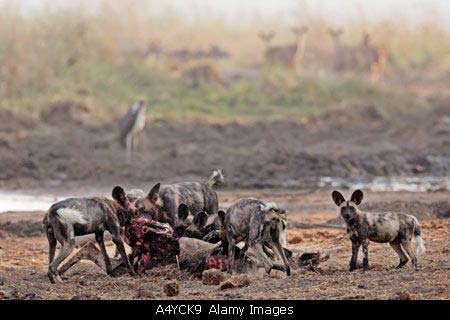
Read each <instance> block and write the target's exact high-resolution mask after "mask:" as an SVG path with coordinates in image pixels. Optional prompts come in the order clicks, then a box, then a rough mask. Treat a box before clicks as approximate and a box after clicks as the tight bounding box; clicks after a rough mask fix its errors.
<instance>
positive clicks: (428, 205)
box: [0, 189, 450, 299]
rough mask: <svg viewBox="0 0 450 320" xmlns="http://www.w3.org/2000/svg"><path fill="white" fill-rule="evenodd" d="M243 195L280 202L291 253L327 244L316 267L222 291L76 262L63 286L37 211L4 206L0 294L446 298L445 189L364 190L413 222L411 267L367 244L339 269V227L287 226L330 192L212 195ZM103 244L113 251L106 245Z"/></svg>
mask: <svg viewBox="0 0 450 320" xmlns="http://www.w3.org/2000/svg"><path fill="white" fill-rule="evenodd" d="M243 196H254V197H259V198H261V199H265V200H269V199H270V200H275V201H277V202H278V203H279V204H280V205H282V206H284V207H286V208H287V209H288V214H289V216H288V237H287V240H288V244H289V245H288V247H289V248H290V249H292V250H293V251H294V252H295V253H296V254H298V253H299V252H302V251H316V250H329V251H330V252H331V257H330V259H329V260H328V261H325V262H323V263H322V264H320V266H319V269H318V272H317V273H314V272H311V271H307V270H305V269H301V268H295V269H294V270H293V274H292V276H291V277H287V276H285V274H284V273H282V272H279V271H272V273H271V274H270V275H265V274H264V272H263V271H262V270H261V271H260V272H259V273H258V274H257V275H255V276H252V277H251V282H250V285H249V286H248V287H244V288H237V289H227V290H220V289H219V288H218V286H214V285H212V286H207V285H203V284H202V282H201V280H200V279H198V278H196V277H194V276H192V275H190V274H186V273H184V272H179V271H178V270H177V268H176V266H173V267H164V268H162V267H161V268H155V269H153V270H150V271H148V272H147V274H146V275H144V276H141V277H137V278H132V277H130V276H128V275H125V276H121V277H118V278H111V277H108V276H106V275H105V274H104V273H103V272H102V271H101V270H100V269H98V268H97V267H96V266H95V265H94V264H93V263H91V262H82V263H79V264H78V265H77V266H75V267H74V268H73V269H72V270H70V271H69V272H68V273H67V274H66V276H67V279H66V280H65V282H64V283H63V284H58V285H52V284H50V282H49V281H48V278H47V276H46V269H47V246H48V244H47V240H46V238H45V236H44V235H43V234H42V231H39V225H40V221H41V219H42V216H43V214H44V213H43V212H9V213H4V214H1V215H0V262H1V263H0V292H3V293H5V292H6V293H7V294H9V295H10V296H12V297H16V298H24V299H36V298H43V299H72V298H74V299H136V298H139V299H168V298H169V297H167V296H166V295H165V294H164V292H163V289H162V287H163V285H164V283H165V282H166V281H168V280H169V279H174V278H176V279H178V281H179V283H180V286H181V292H180V294H179V295H178V296H176V297H171V298H170V299H267V298H272V299H450V251H449V248H448V243H449V239H450V220H449V219H448V215H449V213H450V201H449V196H450V192H448V191H442V192H433V193H409V192H395V193H392V192H391V193H378V192H368V193H367V194H366V199H365V203H366V204H365V208H371V209H372V210H377V209H382V210H397V211H403V212H408V213H412V214H415V215H416V216H417V217H418V218H419V220H420V221H421V225H422V236H423V238H424V241H425V245H426V248H427V251H426V253H425V254H424V255H423V256H422V257H421V258H420V259H419V264H420V266H421V270H419V271H414V270H413V269H412V266H411V264H410V263H408V264H407V265H406V266H405V267H404V268H403V269H400V270H396V269H394V267H395V266H396V265H397V263H398V258H397V255H396V254H395V252H394V251H393V250H392V249H391V248H390V247H389V245H388V244H375V243H371V244H370V246H369V254H370V256H369V258H370V264H371V270H370V271H369V272H366V273H364V272H362V270H358V271H355V272H349V271H347V268H348V262H349V259H350V248H351V244H350V242H349V240H348V239H347V238H346V236H345V230H339V229H325V228H312V229H298V228H295V227H294V225H295V223H296V222H303V223H322V222H327V221H330V220H336V218H337V216H338V212H337V209H336V207H335V206H334V204H333V203H332V201H331V197H330V190H322V191H315V192H306V191H295V190H286V189H285V190H282V189H276V190H264V191H252V190H246V191H239V192H231V191H221V192H219V198H220V199H219V201H220V203H221V205H222V206H223V207H227V206H228V205H229V204H231V203H232V202H234V201H235V200H237V199H238V198H241V197H243ZM445 217H447V218H445ZM24 230H25V231H24ZM39 232H41V233H39ZM18 235H20V236H18ZM108 250H109V252H110V253H111V254H112V253H113V250H114V247H113V245H112V243H110V244H109V245H108ZM360 258H361V256H360ZM11 290H13V291H11Z"/></svg>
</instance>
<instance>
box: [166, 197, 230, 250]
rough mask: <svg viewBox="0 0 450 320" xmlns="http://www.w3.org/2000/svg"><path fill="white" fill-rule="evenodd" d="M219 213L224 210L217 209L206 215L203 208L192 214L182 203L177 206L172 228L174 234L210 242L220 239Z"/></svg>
mask: <svg viewBox="0 0 450 320" xmlns="http://www.w3.org/2000/svg"><path fill="white" fill-rule="evenodd" d="M220 214H225V212H223V211H222V210H219V213H214V214H210V215H208V213H207V212H206V210H205V209H203V210H202V211H200V212H198V213H197V214H195V215H192V214H191V213H190V211H189V208H188V206H187V205H186V204H184V203H182V204H180V205H179V207H178V220H177V222H176V223H175V227H174V228H173V229H174V235H175V236H177V237H189V238H196V239H202V240H204V241H207V242H210V243H216V242H218V241H221V240H222V239H221V231H220V229H221V223H220V219H219V215H220Z"/></svg>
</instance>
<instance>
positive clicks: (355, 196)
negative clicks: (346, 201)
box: [350, 190, 364, 206]
mask: <svg viewBox="0 0 450 320" xmlns="http://www.w3.org/2000/svg"><path fill="white" fill-rule="evenodd" d="M363 197H364V194H363V192H362V191H361V190H355V191H354V192H353V193H352V197H351V199H350V200H351V201H352V202H354V203H355V204H356V205H357V206H359V205H360V204H361V202H362V200H363Z"/></svg>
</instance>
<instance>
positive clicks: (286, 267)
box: [275, 241, 291, 276]
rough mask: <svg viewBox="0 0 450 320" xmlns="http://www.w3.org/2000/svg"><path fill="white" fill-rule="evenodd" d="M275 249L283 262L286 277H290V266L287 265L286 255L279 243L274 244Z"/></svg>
mask: <svg viewBox="0 0 450 320" xmlns="http://www.w3.org/2000/svg"><path fill="white" fill-rule="evenodd" d="M275 248H276V249H277V251H278V254H279V255H280V257H281V259H282V260H283V263H284V268H285V271H286V275H287V276H290V275H291V266H290V265H289V261H288V259H287V258H286V255H285V254H284V250H283V245H282V244H281V243H280V241H277V242H275Z"/></svg>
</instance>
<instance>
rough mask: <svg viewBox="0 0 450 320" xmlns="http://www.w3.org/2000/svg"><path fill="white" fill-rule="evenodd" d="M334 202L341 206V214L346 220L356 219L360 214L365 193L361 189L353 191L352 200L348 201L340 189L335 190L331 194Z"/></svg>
mask: <svg viewBox="0 0 450 320" xmlns="http://www.w3.org/2000/svg"><path fill="white" fill-rule="evenodd" d="M331 197H332V198H333V201H334V203H335V204H336V205H337V206H338V207H340V208H341V211H340V214H341V216H342V218H344V220H345V222H351V221H354V220H355V218H356V217H357V216H358V213H359V209H358V206H359V205H360V204H361V202H362V200H363V197H364V194H363V192H362V191H361V190H356V191H354V192H353V193H352V196H351V198H350V200H348V201H346V200H345V198H344V196H343V195H342V194H341V193H340V192H339V191H336V190H335V191H333V193H332V194H331Z"/></svg>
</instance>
